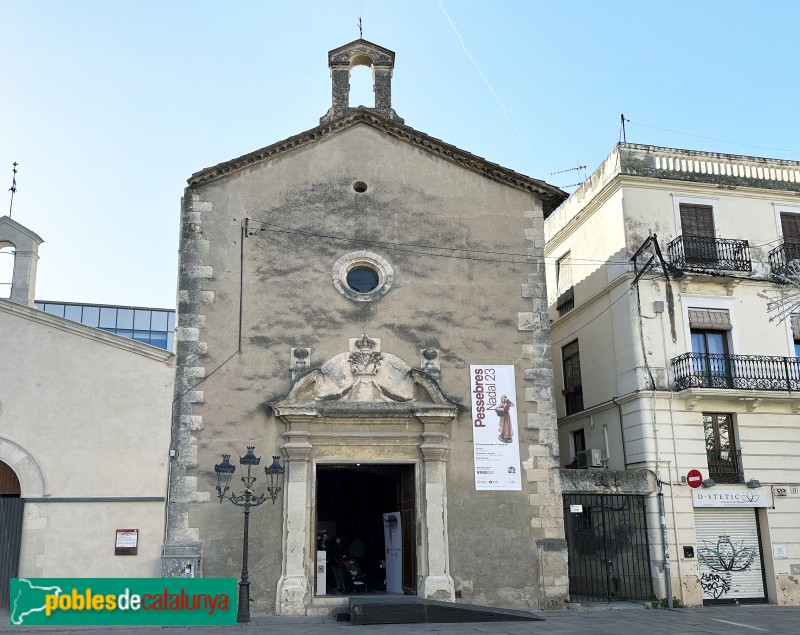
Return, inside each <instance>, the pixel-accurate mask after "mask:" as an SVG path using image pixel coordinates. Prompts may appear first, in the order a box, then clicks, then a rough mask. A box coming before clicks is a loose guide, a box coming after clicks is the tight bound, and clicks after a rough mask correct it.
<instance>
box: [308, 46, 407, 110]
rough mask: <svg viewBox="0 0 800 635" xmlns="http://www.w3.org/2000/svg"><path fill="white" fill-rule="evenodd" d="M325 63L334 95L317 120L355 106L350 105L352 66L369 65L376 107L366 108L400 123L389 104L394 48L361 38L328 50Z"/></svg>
mask: <svg viewBox="0 0 800 635" xmlns="http://www.w3.org/2000/svg"><path fill="white" fill-rule="evenodd" d="M328 66H329V67H330V69H331V91H332V96H333V99H332V104H331V107H330V109H329V110H328V112H327V113H325V116H324V117H321V118H320V123H327V122H329V121H333V120H334V119H338V118H339V117H343V116H344V115H346V114H348V113H350V112H353V111H355V110H356V109H355V108H352V107H351V106H350V72H351V71H352V69H353V67H355V66H368V67H370V68H371V69H372V82H373V83H372V90H373V92H374V94H375V107H374V108H367V109H366V110H370V111H372V112H375V113H377V114H379V115H381V116H382V117H387V118H389V119H394V120H396V121H398V122H400V123H403V120H402V119H401V118H400V117H398V116H397V113H396V112H395V111H394V109H393V108H392V71H393V70H394V51H390V50H389V49H385V48H383V47H381V46H378V45H377V44H373V43H372V42H368V41H367V40H364V39H361V38H360V39H358V40H355V41H353V42H350V44H345V45H344V46H340V47H339V48H335V49H333V50H332V51H329V52H328Z"/></svg>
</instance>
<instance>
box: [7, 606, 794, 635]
mask: <svg viewBox="0 0 800 635" xmlns="http://www.w3.org/2000/svg"><path fill="white" fill-rule="evenodd" d="M604 609H605V610H604ZM540 615H542V616H544V617H545V618H546V620H545V621H543V622H495V623H487V622H484V623H468V624H392V625H384V626H353V625H351V624H348V623H341V622H336V621H335V620H334V619H333V618H322V617H299V618H290V617H275V616H272V615H253V621H252V622H251V623H250V624H241V625H235V626H223V627H221V626H206V627H200V626H191V627H189V626H169V627H164V626H136V627H132V626H118V627H108V626H106V627H82V628H78V627H74V626H63V627H46V626H30V627H25V626H10V625H9V623H8V612H7V611H2V610H0V633H25V632H36V633H75V632H84V631H86V632H89V631H93V632H112V633H114V634H115V635H125V634H130V635H150V634H153V635H154V634H156V633H160V634H162V635H171V634H173V633H174V634H176V635H178V634H180V633H201V634H203V633H207V634H209V635H210V634H211V633H219V632H224V633H230V634H231V635H250V634H256V633H258V634H265V635H266V634H269V635H348V634H350V635H367V634H369V635H373V634H377V635H416V634H418V633H419V634H428V633H430V634H432V635H477V634H482V633H486V634H492V635H494V634H498V635H521V634H524V633H534V634H537V633H541V634H545V633H547V634H549V635H566V634H575V635H583V634H587V635H684V634H692V635H695V634H696V635H733V634H739V633H749V634H750V635H757V634H758V633H773V634H776V635H777V634H780V635H800V607H778V606H768V605H756V606H724V607H722V606H715V607H705V608H682V609H673V610H671V611H668V610H653V609H643V608H639V609H634V608H626V609H616V610H611V609H606V607H605V605H603V607H589V608H587V609H585V610H580V609H578V610H563V611H548V612H544V613H541V614H540Z"/></svg>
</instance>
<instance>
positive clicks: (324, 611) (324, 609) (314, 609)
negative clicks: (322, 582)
mask: <svg viewBox="0 0 800 635" xmlns="http://www.w3.org/2000/svg"><path fill="white" fill-rule="evenodd" d="M347 606H348V598H347V596H335V595H332V596H328V595H317V596H314V598H313V599H312V600H311V604H309V605H308V606H307V607H306V615H309V616H314V617H331V616H333V615H334V614H335V612H336V609H339V608H343V607H344V608H346V607H347Z"/></svg>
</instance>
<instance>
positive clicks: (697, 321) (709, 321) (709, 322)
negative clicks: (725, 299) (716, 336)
mask: <svg viewBox="0 0 800 635" xmlns="http://www.w3.org/2000/svg"><path fill="white" fill-rule="evenodd" d="M689 327H690V328H693V329H711V330H714V331H730V330H731V329H732V328H733V325H732V324H731V317H730V315H728V312H727V311H726V310H725V309H689Z"/></svg>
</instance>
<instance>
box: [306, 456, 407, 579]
mask: <svg viewBox="0 0 800 635" xmlns="http://www.w3.org/2000/svg"><path fill="white" fill-rule="evenodd" d="M414 492H415V487H414V466H413V465H387V464H385V463H381V464H373V463H362V464H349V465H317V514H316V522H317V526H316V527H315V530H316V531H315V532H314V539H315V540H316V538H317V536H318V535H319V534H320V533H321V532H322V531H323V530H325V531H326V532H327V534H328V539H329V545H328V548H329V549H330V550H335V548H334V546H333V545H334V544H335V540H336V538H337V537H339V538H340V539H341V540H342V542H343V544H344V547H343V549H344V550H345V551H346V552H347V554H348V555H350V556H351V557H353V558H354V559H355V560H356V562H357V563H358V565H359V568H360V570H361V572H362V573H363V575H364V576H365V578H366V579H365V582H366V584H365V586H366V589H367V590H368V591H370V592H374V591H384V590H385V589H386V572H385V570H384V569H383V568H382V567H381V561H385V560H386V544H385V541H384V523H383V515H384V514H385V513H390V512H400V519H401V527H402V547H403V554H402V587H403V591H404V592H405V593H411V594H414V593H416V579H417V571H416V564H417V551H416V534H415V528H416V522H415V495H414ZM314 549H316V545H315V547H314ZM344 579H345V581H346V584H345V593H352V592H354V591H355V587H354V586H353V584H352V580H351V579H350V578H349V577H348V575H347V574H345V575H344ZM336 586H337V580H336V578H335V576H334V572H333V554H332V553H329V557H328V579H327V588H328V589H335V588H336Z"/></svg>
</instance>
